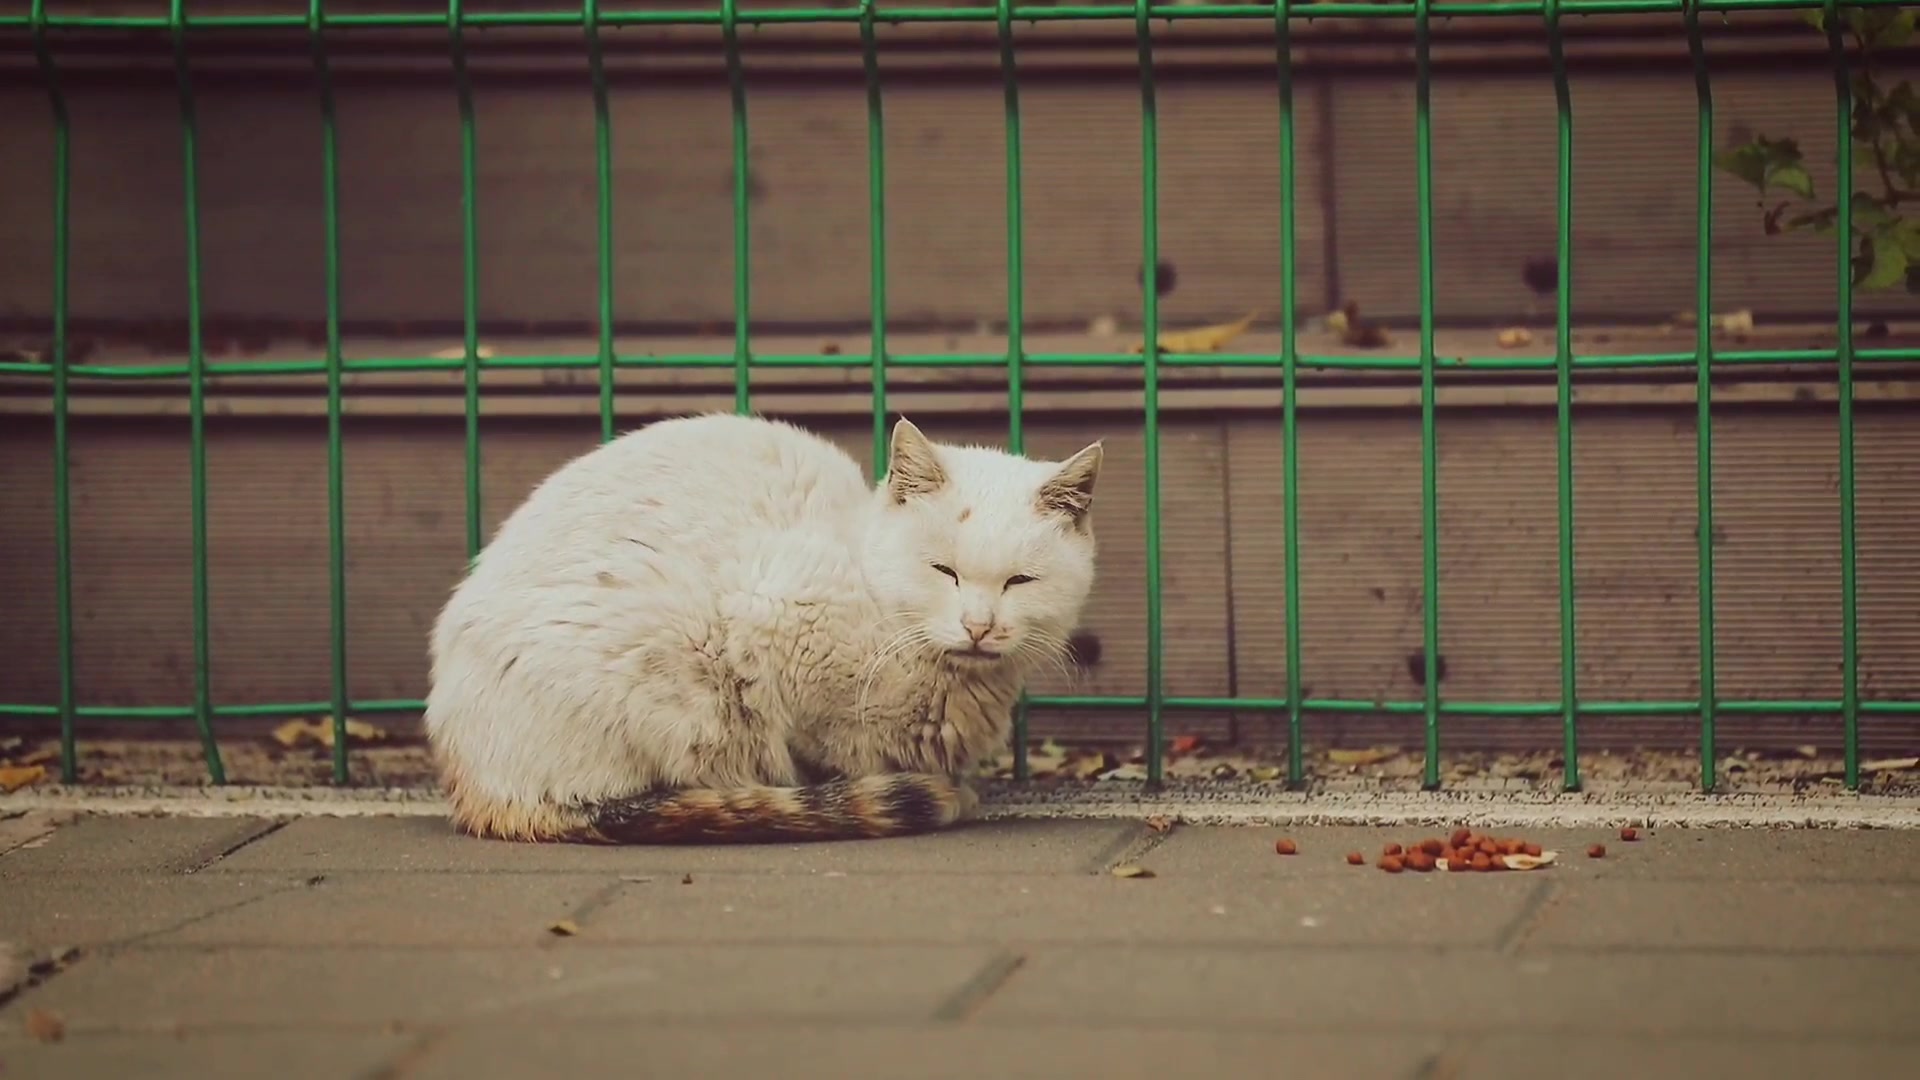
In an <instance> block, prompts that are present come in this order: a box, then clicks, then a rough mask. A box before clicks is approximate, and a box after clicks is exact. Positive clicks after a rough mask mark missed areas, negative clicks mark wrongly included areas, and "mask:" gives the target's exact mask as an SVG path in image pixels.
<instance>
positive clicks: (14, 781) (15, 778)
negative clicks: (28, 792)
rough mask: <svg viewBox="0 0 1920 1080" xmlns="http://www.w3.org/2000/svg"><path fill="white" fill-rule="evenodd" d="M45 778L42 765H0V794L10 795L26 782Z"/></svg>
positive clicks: (44, 768) (36, 781)
mask: <svg viewBox="0 0 1920 1080" xmlns="http://www.w3.org/2000/svg"><path fill="white" fill-rule="evenodd" d="M46 778H47V768H46V766H44V765H7V766H4V767H0V794H7V795H11V794H13V793H14V792H16V791H19V790H20V789H21V788H23V787H26V786H27V785H28V784H37V783H39V782H40V781H42V780H45V779H46Z"/></svg>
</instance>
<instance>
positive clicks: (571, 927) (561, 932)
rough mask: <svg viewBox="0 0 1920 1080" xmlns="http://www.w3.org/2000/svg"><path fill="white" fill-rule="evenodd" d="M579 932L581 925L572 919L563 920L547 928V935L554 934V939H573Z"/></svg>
mask: <svg viewBox="0 0 1920 1080" xmlns="http://www.w3.org/2000/svg"><path fill="white" fill-rule="evenodd" d="M579 932H580V924H578V923H576V922H574V921H573V920H572V919H561V920H560V921H559V922H557V923H554V924H553V925H552V926H549V927H547V933H549V934H552V935H553V936H554V937H572V936H573V935H575V934H577V933H579Z"/></svg>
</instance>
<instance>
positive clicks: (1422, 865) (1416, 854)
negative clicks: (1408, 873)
mask: <svg viewBox="0 0 1920 1080" xmlns="http://www.w3.org/2000/svg"><path fill="white" fill-rule="evenodd" d="M1407 869H1409V870H1412V871H1414V872H1415V873H1419V874H1424V873H1426V872H1428V871H1429V870H1432V869H1433V856H1431V855H1429V854H1427V853H1426V852H1425V851H1421V850H1415V851H1412V852H1409V853H1408V854H1407Z"/></svg>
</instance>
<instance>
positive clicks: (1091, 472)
mask: <svg viewBox="0 0 1920 1080" xmlns="http://www.w3.org/2000/svg"><path fill="white" fill-rule="evenodd" d="M1102 453H1103V452H1102V451H1101V449H1100V444H1099V443H1094V444H1093V445H1092V446H1089V447H1087V448H1086V449H1085V450H1082V451H1080V452H1079V453H1077V454H1075V455H1073V456H1072V457H1070V458H1068V459H1067V460H1066V461H1064V462H1062V463H1061V465H1060V468H1059V469H1057V470H1056V471H1055V472H1054V474H1053V475H1052V476H1050V477H1048V478H1047V482H1046V483H1044V484H1041V485H1040V495H1039V497H1038V502H1039V508H1040V512H1041V513H1045V514H1061V515H1064V516H1065V517H1066V518H1067V520H1069V521H1071V522H1073V524H1074V527H1075V528H1080V527H1083V526H1085V525H1086V523H1087V514H1088V513H1089V512H1090V511H1092V509H1093V482H1094V481H1095V480H1097V479H1099V477H1100V460H1101V457H1102Z"/></svg>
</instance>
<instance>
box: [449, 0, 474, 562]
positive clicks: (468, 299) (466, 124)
mask: <svg viewBox="0 0 1920 1080" xmlns="http://www.w3.org/2000/svg"><path fill="white" fill-rule="evenodd" d="M463 3H464V0H447V35H448V39H449V40H448V44H449V45H450V47H451V48H452V52H453V81H454V90H455V92H456V93H457V94H458V95H459V99H460V286H461V306H462V308H463V311H462V324H463V333H464V338H463V344H464V348H465V352H464V357H465V360H464V362H465V367H466V372H465V373H466V392H467V393H466V416H467V444H466V451H467V561H468V562H469V563H471V562H472V561H473V560H474V558H476V557H477V556H478V555H479V554H480V250H479V207H478V205H477V203H476V193H475V191H474V188H475V186H476V185H475V175H474V174H475V171H476V170H475V166H474V152H475V151H474V130H473V80H472V79H470V78H469V77H468V75H467V18H466V12H465V11H464V10H463V7H462V4H463Z"/></svg>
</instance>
